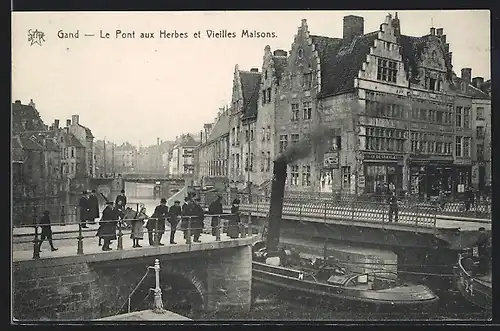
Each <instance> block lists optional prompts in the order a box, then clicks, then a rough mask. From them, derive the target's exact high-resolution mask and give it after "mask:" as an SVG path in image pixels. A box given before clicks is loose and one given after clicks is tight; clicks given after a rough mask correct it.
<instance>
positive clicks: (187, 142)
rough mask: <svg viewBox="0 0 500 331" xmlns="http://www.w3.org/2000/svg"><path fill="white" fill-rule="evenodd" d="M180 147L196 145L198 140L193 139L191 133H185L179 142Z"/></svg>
mask: <svg viewBox="0 0 500 331" xmlns="http://www.w3.org/2000/svg"><path fill="white" fill-rule="evenodd" d="M179 146H181V147H195V146H198V142H197V141H196V140H194V138H193V137H192V136H191V135H186V136H184V137H183V139H182V141H181V142H180V143H179Z"/></svg>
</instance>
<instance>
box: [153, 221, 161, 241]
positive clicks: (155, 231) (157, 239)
mask: <svg viewBox="0 0 500 331" xmlns="http://www.w3.org/2000/svg"><path fill="white" fill-rule="evenodd" d="M159 221H160V220H159V219H158V218H156V220H155V229H154V233H153V243H154V246H160V236H159V234H158V222H159Z"/></svg>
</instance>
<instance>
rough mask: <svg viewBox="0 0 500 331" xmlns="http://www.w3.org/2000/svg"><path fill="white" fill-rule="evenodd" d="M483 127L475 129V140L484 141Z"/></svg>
mask: <svg viewBox="0 0 500 331" xmlns="http://www.w3.org/2000/svg"><path fill="white" fill-rule="evenodd" d="M484 136H485V134H484V126H477V127H476V138H477V139H484Z"/></svg>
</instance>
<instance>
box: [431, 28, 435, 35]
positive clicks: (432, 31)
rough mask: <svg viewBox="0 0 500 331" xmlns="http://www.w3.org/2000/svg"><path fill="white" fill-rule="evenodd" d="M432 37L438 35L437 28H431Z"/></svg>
mask: <svg viewBox="0 0 500 331" xmlns="http://www.w3.org/2000/svg"><path fill="white" fill-rule="evenodd" d="M430 32H431V36H435V35H436V28H431V31H430Z"/></svg>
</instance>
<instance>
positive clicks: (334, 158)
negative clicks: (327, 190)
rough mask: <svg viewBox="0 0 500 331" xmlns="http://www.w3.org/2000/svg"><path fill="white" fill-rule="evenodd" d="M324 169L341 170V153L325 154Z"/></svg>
mask: <svg viewBox="0 0 500 331" xmlns="http://www.w3.org/2000/svg"><path fill="white" fill-rule="evenodd" d="M323 168H324V169H338V168H339V153H338V152H330V153H325V154H324V156H323Z"/></svg>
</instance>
